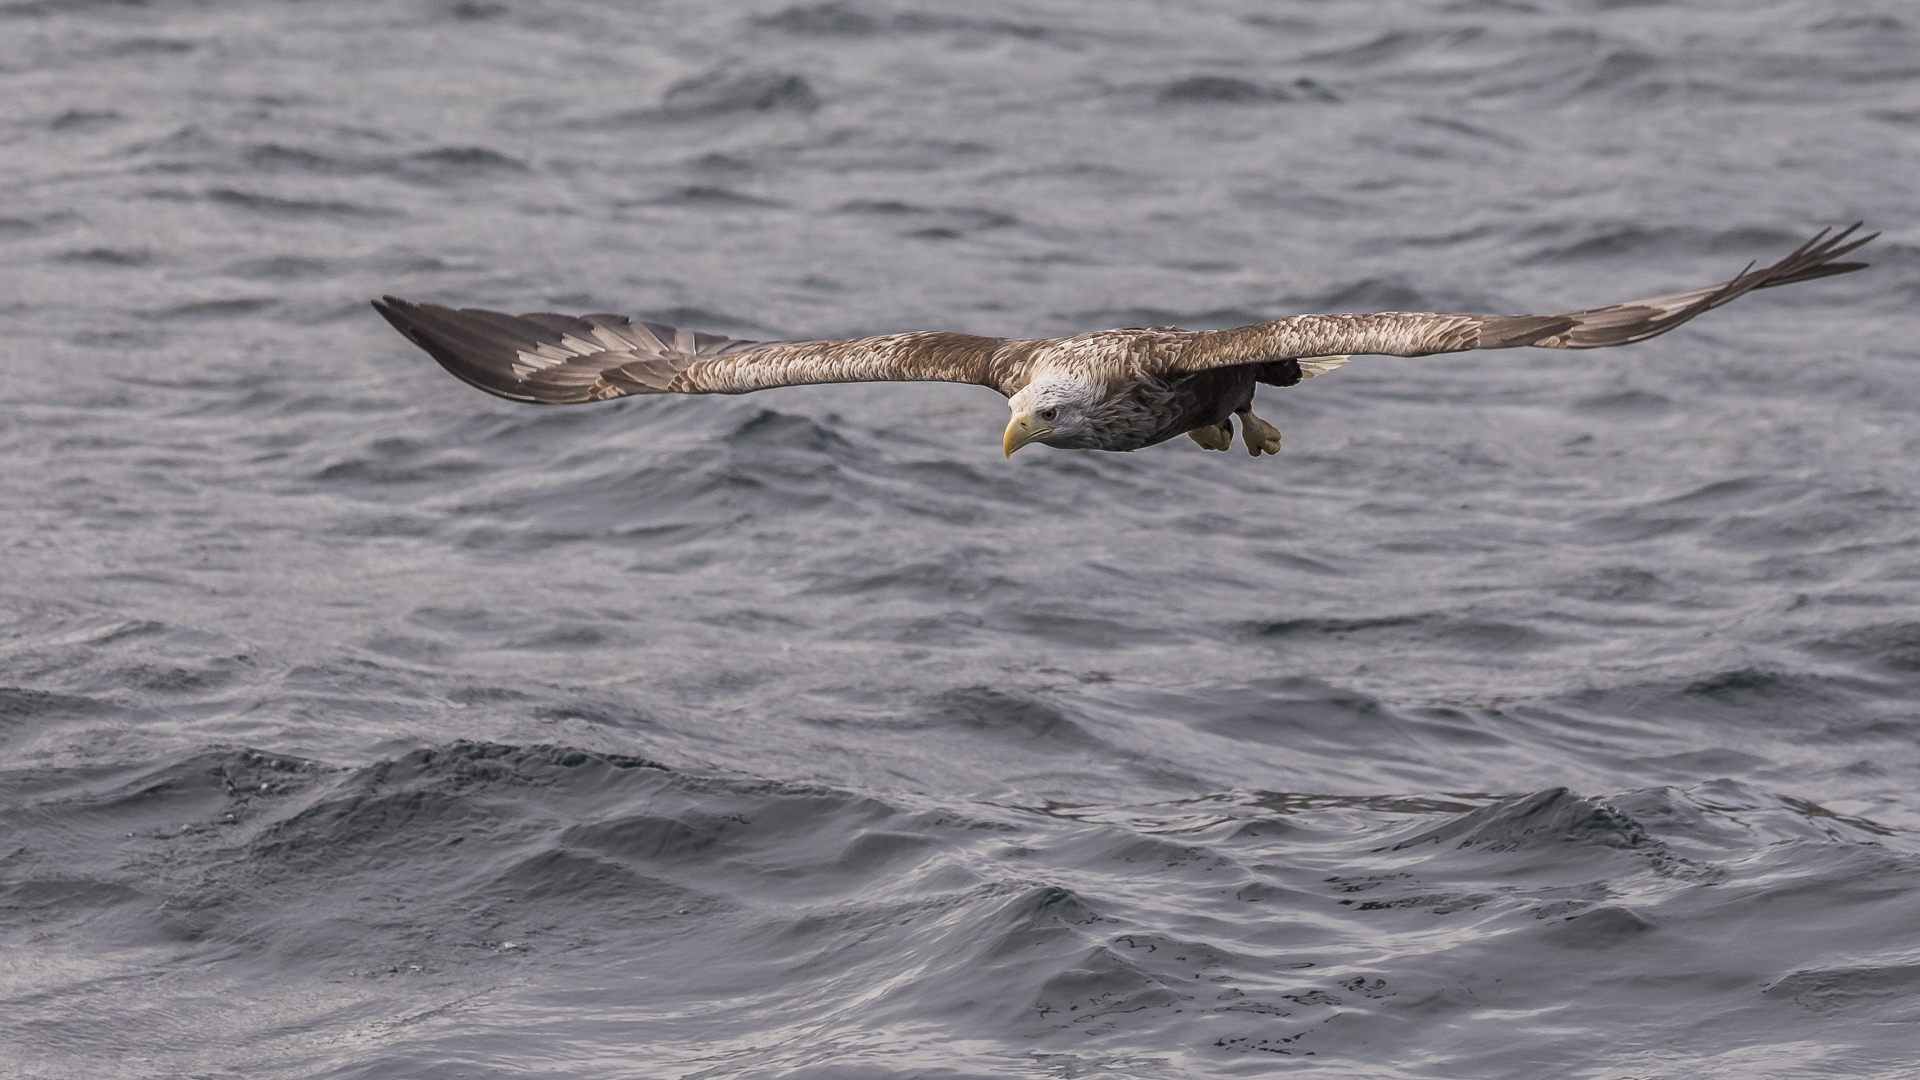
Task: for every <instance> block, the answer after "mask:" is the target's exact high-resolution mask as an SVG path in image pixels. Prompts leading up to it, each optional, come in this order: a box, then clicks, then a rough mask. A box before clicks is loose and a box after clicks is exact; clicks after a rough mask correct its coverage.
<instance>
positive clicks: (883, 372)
mask: <svg viewBox="0 0 1920 1080" xmlns="http://www.w3.org/2000/svg"><path fill="white" fill-rule="evenodd" d="M373 306H374V307H375V308H377V309H379V311H380V314H382V315H384V316H386V319H387V321H388V322H390V323H392V324H393V326H394V329H396V330H398V331H400V332H401V333H402V334H405V335H406V336H407V339H408V340H410V341H412V342H413V343H414V344H415V345H418V346H420V347H421V348H422V349H425V350H426V351H427V352H428V353H429V354H431V355H432V356H433V358H434V359H435V360H438V361H440V365H441V366H442V367H444V368H446V369H447V370H448V371H450V372H452V373H453V374H455V375H457V376H459V377H460V378H461V379H463V380H465V381H466V382H468V383H470V384H472V385H473V386H477V387H479V388H480V389H482V390H485V391H486V392H487V393H489V394H495V395H498V396H500V397H503V398H511V399H512V400H514V401H529V402H535V403H538V404H542V405H573V404H579V403H581V402H588V401H604V400H606V399H607V398H616V397H625V396H627V395H629V394H744V393H748V392H749V391H753V390H765V389H768V388H771V387H775V386H799V385H803V384H807V383H835V382H903V381H908V382H912V381H926V382H964V383H979V384H981V385H983V386H991V387H993V388H994V389H996V390H999V391H1000V392H1001V393H1008V394H1010V393H1012V392H1013V391H1012V390H1010V389H1007V384H1008V380H1009V376H1010V374H1011V372H1010V370H1009V363H1010V361H1011V360H1012V359H1013V358H1015V357H1017V356H1018V355H1020V354H1021V350H1019V349H1018V348H1015V349H1006V348H1003V346H1006V345H1008V344H1009V343H1008V342H1007V341H1006V340H1005V339H1003V338H989V337H976V336H974V335H971V334H950V333H944V332H940V331H933V332H928V333H919V334H891V335H888V336H885V337H867V338H839V339H832V340H822V341H772V342H768V341H738V340H735V339H733V338H728V337H722V336H720V335H718V334H701V333H695V332H694V331H691V330H680V329H676V328H675V327H671V326H666V325H663V324H661V323H654V322H633V321H631V320H628V319H626V318H624V317H622V316H619V315H582V316H579V317H577V318H576V317H574V316H572V315H557V314H554V313H552V312H532V313H529V314H526V315H507V314H503V313H501V312H498V311H486V310H483V309H480V308H458V309H456V308H449V307H442V306H441V305H439V304H416V303H412V302H410V301H406V300H402V299H400V298H399V297H397V296H389V297H386V298H385V299H383V300H376V301H374V302H373ZM1013 344H1015V345H1019V344H1023V343H1013Z"/></svg>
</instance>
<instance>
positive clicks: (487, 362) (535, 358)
mask: <svg viewBox="0 0 1920 1080" xmlns="http://www.w3.org/2000/svg"><path fill="white" fill-rule="evenodd" d="M1859 227H1860V226H1859V223H1857V222H1856V223H1855V224H1854V225H1852V226H1850V227H1848V228H1847V229H1845V230H1843V231H1842V232H1840V233H1839V234H1838V235H1836V236H1833V237H1828V236H1827V230H1822V231H1821V232H1820V234H1819V235H1818V236H1815V237H1814V238H1813V239H1811V240H1809V241H1807V242H1806V243H1805V244H1803V245H1801V247H1800V248H1799V249H1798V250H1796V251H1795V252H1793V254H1791V255H1789V256H1787V257H1786V258H1784V259H1782V260H1780V261H1779V262H1777V263H1775V264H1773V265H1772V266H1768V267H1764V268H1762V269H1759V270H1755V269H1753V268H1752V266H1751V265H1749V266H1748V268H1747V270H1745V271H1743V272H1741V273H1740V274H1738V275H1736V276H1735V277H1733V278H1731V279H1729V280H1727V281H1724V282H1721V283H1719V284H1717V285H1708V286H1705V287H1703V288H1698V289H1690V290H1688V291H1686V292H1680V293H1674V294H1672V295H1670V296H1661V297H1655V298H1654V299H1651V300H1638V301H1632V302H1629V303H1624V304H1612V305H1609V306H1607V307H1599V308H1589V309H1587V310H1584V311H1565V312H1560V313H1558V314H1554V315H1462V314H1439V313H1432V312H1411V313H1410V312H1394V311H1387V312H1379V313H1375V314H1365V315H1294V316H1290V317H1288V318H1284V319H1276V320H1274V321H1272V322H1263V323H1255V324H1253V325H1251V326H1241V327H1236V328H1234V329H1231V330H1209V331H1188V330H1182V329H1180V328H1178V327H1171V326H1163V327H1127V328H1124V329H1119V330H1097V331H1094V332H1092V333H1087V334H1079V335H1075V336H1073V337H1067V338H1048V339H1016V338H993V337H976V336H974V335H970V334H953V333H945V332H939V331H933V332H923V333H914V334H893V335H888V336H884V337H866V338H843V339H832V340H821V341H779V342H760V341H737V340H734V339H731V338H726V337H721V336H719V335H716V334H701V333H695V332H692V331H688V330H679V329H676V328H674V327H671V326H664V325H661V324H659V323H651V322H631V321H629V320H627V319H625V318H623V317H621V316H618V315H583V316H580V317H577V318H576V317H574V316H570V315H556V314H552V313H549V312H534V313H531V314H526V315H505V314H501V313H500V312H495V311H485V310H481V309H477V308H463V309H458V310H456V309H453V308H447V307H442V306H440V305H438V304H415V303H411V302H409V301H406V300H401V299H399V298H397V297H392V296H389V297H386V298H385V299H384V300H376V301H374V307H375V308H377V309H378V310H379V312H380V314H382V315H384V316H386V319H387V321H388V322H390V323H392V324H393V326H394V328H395V329H397V330H399V331H400V332H401V333H402V334H405V335H406V336H407V338H408V339H409V340H411V341H412V342H413V343H414V344H416V345H418V346H420V347H421V348H422V349H425V350H426V351H427V352H428V353H429V354H431V355H432V356H433V358H434V359H436V360H438V361H439V362H440V363H441V365H442V366H444V367H445V368H446V369H447V370H448V371H451V372H452V373H453V374H455V375H457V376H459V377H460V378H461V379H464V380H465V381H467V382H468V383H471V384H472V385H474V386H477V387H479V388H480V389H482V390H485V391H487V392H488V393H490V394H497V395H499V396H500V397H504V398H511V399H513V400H515V401H527V402H535V403H539V404H577V403H581V402H588V401H604V400H606V399H608V398H616V397H624V396H627V395H629V394H744V393H749V392H751V391H754V390H765V389H768V388H771V387H776V386H797V385H802V384H808V383H835V382H868V381H891V382H897V381H938V382H964V383H978V384H980V385H982V386H990V387H992V388H993V389H995V390H998V391H1000V393H1002V394H1005V395H1006V396H1007V397H1008V398H1009V399H1010V402H1009V403H1010V405H1011V406H1012V408H1013V413H1014V416H1013V421H1012V423H1010V424H1009V425H1008V427H1007V431H1006V434H1005V438H1004V441H1003V445H1004V446H1005V447H1006V450H1007V453H1009V454H1011V453H1012V452H1013V451H1014V450H1016V449H1018V448H1019V447H1020V446H1022V445H1025V444H1026V443H1028V442H1039V443H1043V444H1046V445H1049V446H1055V447H1060V448H1077V449H1097V450H1137V449H1139V448H1141V447H1143V446H1152V445H1153V444H1155V443H1158V442H1164V441H1165V440H1167V439H1170V438H1173V437H1174V436H1176V435H1179V434H1182V433H1190V434H1192V435H1193V437H1194V439H1195V441H1197V442H1200V443H1201V444H1202V445H1204V446H1209V447H1211V448H1214V449H1223V450H1224V449H1226V446H1227V445H1228V442H1229V440H1230V436H1231V432H1232V420H1231V418H1232V417H1233V416H1234V415H1235V414H1238V415H1240V417H1241V418H1242V423H1243V431H1244V433H1245V435H1246V438H1247V447H1248V451H1249V452H1250V453H1253V454H1256V455H1257V454H1259V453H1262V452H1268V453H1272V452H1275V451H1277V450H1278V449H1279V441H1280V440H1279V433H1278V432H1276V431H1274V430H1273V429H1272V428H1271V427H1270V426H1268V425H1267V424H1266V423H1265V422H1264V421H1261V420H1259V419H1258V418H1257V417H1255V416H1253V414H1252V412H1251V406H1252V401H1253V391H1254V387H1255V384H1256V383H1266V384H1269V385H1273V386H1292V385H1294V384H1295V383H1298V382H1299V381H1300V380H1301V379H1302V378H1311V377H1312V376H1314V375H1318V374H1322V373H1324V372H1325V371H1329V370H1332V369H1333V368H1335V367H1338V366H1339V365H1340V364H1342V363H1344V362H1345V361H1346V358H1347V357H1349V356H1355V355H1361V354H1374V355H1386V356H1427V355H1431V354H1434V353H1446V352H1462V351H1465V350H1468V349H1511V348H1516V347H1519V346H1537V347H1542V348H1552V349H1595V348H1602V347H1605V346H1609V345H1624V344H1627V343H1629V342H1634V341H1642V340H1645V339H1647V338H1650V337H1654V336H1656V335H1659V334H1664V333H1666V332H1667V331H1668V330H1671V329H1673V328H1674V327H1676V326H1679V325H1680V324H1681V323H1684V322H1686V321H1687V320H1689V319H1691V318H1693V317H1694V316H1696V315H1699V314H1701V313H1702V312H1705V311H1709V310H1711V309H1713V308H1716V307H1719V306H1720V305H1722V304H1725V303H1727V302H1729V301H1731V300H1733V299H1735V298H1737V297H1739V296H1741V295H1743V294H1745V293H1747V292H1751V291H1752V290H1754V289H1766V288H1772V287H1774V286H1776V285H1787V284H1791V283H1793V282H1796V281H1810V280H1812V279H1814V278H1820V277H1827V276H1829V275H1832V274H1844V273H1847V272H1849V271H1853V270H1859V269H1862V268H1864V267H1865V266H1866V265H1867V264H1865V263H1859V262H1839V261H1837V260H1838V259H1840V257H1841V256H1844V255H1846V254H1847V253H1849V252H1851V251H1853V250H1855V249H1856V248H1858V247H1860V246H1861V245H1862V244H1865V243H1867V242H1868V241H1869V240H1872V239H1873V238H1874V237H1875V236H1878V235H1879V234H1878V233H1874V234H1872V235H1869V236H1864V237H1861V238H1859V239H1857V240H1849V237H1851V236H1852V235H1853V233H1854V232H1855V231H1857V230H1858V229H1859Z"/></svg>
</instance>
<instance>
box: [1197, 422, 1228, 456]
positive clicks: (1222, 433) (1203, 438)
mask: <svg viewBox="0 0 1920 1080" xmlns="http://www.w3.org/2000/svg"><path fill="white" fill-rule="evenodd" d="M1187 438H1189V439H1192V440H1193V441H1194V442H1197V443H1199V444H1200V445H1201V446H1204V447H1206V448H1207V449H1209V450H1225V449H1226V448H1227V447H1229V446H1232V445H1233V429H1232V428H1230V427H1228V426H1227V425H1225V424H1215V425H1214V426H1212V427H1197V428H1194V429H1193V430H1192V431H1189V432H1187Z"/></svg>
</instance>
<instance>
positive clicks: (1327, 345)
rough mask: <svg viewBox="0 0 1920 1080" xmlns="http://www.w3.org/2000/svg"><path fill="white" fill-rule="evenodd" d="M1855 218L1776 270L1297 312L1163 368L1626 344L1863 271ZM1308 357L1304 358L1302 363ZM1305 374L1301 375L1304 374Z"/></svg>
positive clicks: (1212, 336) (1191, 343)
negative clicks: (1655, 289) (1473, 309)
mask: <svg viewBox="0 0 1920 1080" xmlns="http://www.w3.org/2000/svg"><path fill="white" fill-rule="evenodd" d="M1859 228H1860V224H1859V223H1858V222H1855V223H1854V224H1853V225H1851V226H1849V227H1848V228H1846V229H1845V230H1843V231H1842V232H1841V233H1840V234H1839V235H1837V236H1834V237H1832V238H1828V237H1827V231H1828V230H1825V229H1822V230H1821V231H1820V234H1819V235H1818V236H1815V237H1814V238H1813V239H1811V240H1809V241H1807V242H1806V243H1805V244H1802V245H1801V246H1800V249H1799V250H1797V251H1795V252H1794V253H1793V254H1791V255H1789V256H1787V257H1786V258H1784V259H1782V260H1780V261H1779V262H1777V263H1774V264H1773V265H1772V266H1768V267H1764V268H1762V269H1759V270H1755V269H1753V268H1752V266H1751V265H1749V266H1748V268H1747V270H1746V271H1744V272H1742V273H1741V274H1739V275H1738V276H1736V277H1734V278H1732V279H1731V280H1728V281H1723V282H1721V283H1719V284H1718V285H1708V286H1705V287H1703V288H1698V289H1689V290H1687V291H1686V292H1680V293H1674V294H1673V295H1671V296H1660V297H1655V298H1653V299H1651V300H1635V301H1631V302H1628V303H1624V304H1610V305H1608V306H1606V307H1599V308H1588V309H1586V310H1584V311H1563V312H1560V313H1558V314H1554V315H1452V314H1439V313H1434V312H1403V311H1383V312H1378V313H1375V314H1370V315H1295V316H1292V317H1290V318H1285V319H1276V320H1274V321H1273V322H1264V323H1255V324H1253V325H1251V326H1241V327H1236V328H1235V329H1232V330H1210V331H1205V332H1202V333H1198V334H1195V335H1193V336H1192V337H1191V338H1190V339H1188V340H1187V342H1186V343H1185V346H1184V347H1183V348H1181V349H1180V350H1178V351H1177V352H1171V353H1169V354H1168V359H1167V361H1166V366H1165V368H1164V371H1165V373H1170V374H1171V373H1186V372H1195V371H1205V370H1208V369H1210V368H1217V367H1231V366H1235V365H1239V364H1256V363H1265V362H1268V361H1274V360H1282V359H1286V358H1289V357H1321V358H1337V357H1342V356H1355V355H1361V354H1372V355H1376V356H1429V355H1432V354H1434V353H1448V352H1464V351H1466V350H1468V349H1511V348H1516V347H1519V346H1522V345H1535V346H1540V347H1542V348H1549V349H1598V348H1602V347H1604V346H1608V345H1625V344H1627V343H1628V342H1632V341H1644V340H1646V339H1647V338H1650V337H1654V336H1655V335H1658V334H1664V333H1666V332H1667V331H1669V330H1671V329H1673V328H1674V327H1676V326H1679V325H1680V324H1681V323H1683V322H1686V321H1687V320H1688V319H1691V318H1693V317H1694V316H1696V315H1699V314H1700V313H1702V312H1705V311H1710V310H1712V309H1714V308H1717V307H1719V306H1720V305H1722V304H1725V303H1727V302H1728V301H1730V300H1733V299H1735V298H1736V297H1739V296H1742V295H1744V294H1746V293H1749V292H1752V291H1753V290H1754V289H1768V288H1772V287H1773V286H1776V285H1788V284H1791V283H1793V282H1796V281H1811V280H1813V279H1814V278H1822V277H1827V276H1829V275H1831V274H1845V273H1848V272H1849V271H1853V270H1860V269H1864V268H1865V267H1866V265H1867V264H1866V263H1861V262H1835V261H1834V260H1836V259H1838V258H1840V257H1841V256H1842V255H1845V254H1847V253H1848V252H1850V251H1852V250H1854V249H1855V248H1857V247H1859V246H1860V245H1862V244H1864V243H1866V242H1867V241H1869V240H1872V239H1873V238H1874V237H1875V236H1878V235H1880V234H1879V233H1873V234H1872V235H1869V236H1863V237H1861V238H1860V239H1858V240H1854V241H1851V242H1848V241H1847V238H1848V237H1849V236H1851V235H1853V233H1854V231H1855V230H1857V229H1859ZM1305 366H1306V365H1305V363H1303V364H1302V367H1303V369H1304V368H1305ZM1303 373H1304V372H1303Z"/></svg>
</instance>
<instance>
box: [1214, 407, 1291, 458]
mask: <svg viewBox="0 0 1920 1080" xmlns="http://www.w3.org/2000/svg"><path fill="white" fill-rule="evenodd" d="M1240 422H1241V427H1240V434H1241V436H1242V437H1243V438H1245V439H1246V440H1247V453H1248V454H1249V455H1250V456H1252V457H1259V456H1260V455H1261V454H1278V453H1279V452H1280V429H1279V428H1277V427H1274V426H1273V425H1272V424H1269V423H1267V422H1266V421H1265V420H1262V419H1260V418H1259V417H1257V416H1255V415H1253V414H1252V413H1251V412H1244V413H1241V414H1240ZM1223 449H1224V448H1223Z"/></svg>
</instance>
